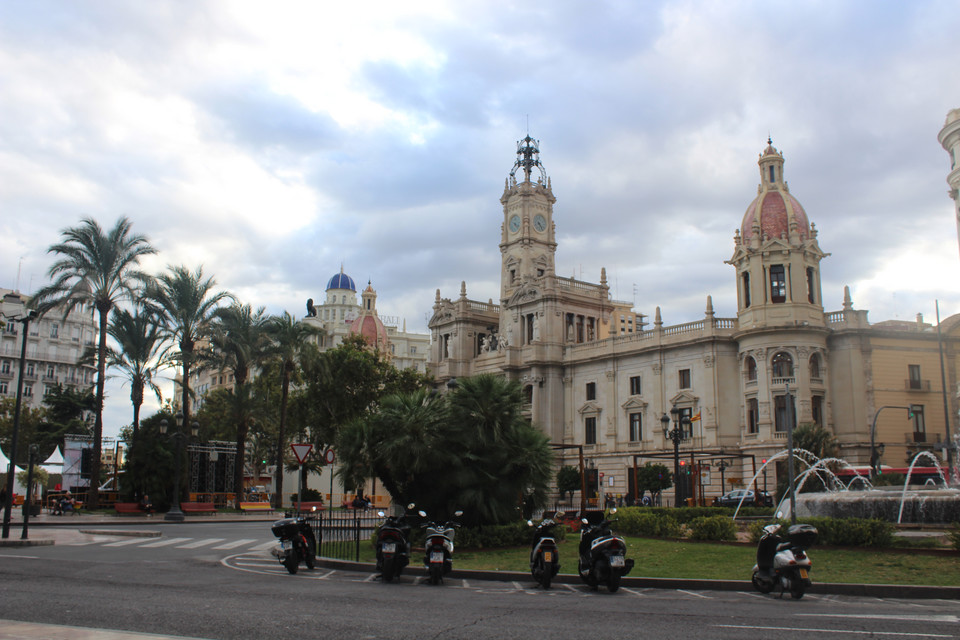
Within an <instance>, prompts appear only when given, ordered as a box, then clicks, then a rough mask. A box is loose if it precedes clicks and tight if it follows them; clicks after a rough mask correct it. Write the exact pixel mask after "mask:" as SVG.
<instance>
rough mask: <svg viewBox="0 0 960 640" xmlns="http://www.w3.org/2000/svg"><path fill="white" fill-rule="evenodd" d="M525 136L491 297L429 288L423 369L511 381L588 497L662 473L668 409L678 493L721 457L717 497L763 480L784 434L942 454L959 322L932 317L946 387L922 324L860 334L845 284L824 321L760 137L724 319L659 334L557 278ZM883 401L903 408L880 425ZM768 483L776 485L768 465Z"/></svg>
mask: <svg viewBox="0 0 960 640" xmlns="http://www.w3.org/2000/svg"><path fill="white" fill-rule="evenodd" d="M538 144H539V143H538V142H537V141H536V140H533V139H532V138H530V137H529V136H528V137H527V138H525V139H524V140H522V141H520V142H519V143H518V148H517V160H516V163H515V165H514V170H513V171H512V172H511V173H510V175H509V176H508V177H507V180H506V185H505V187H504V191H503V194H502V196H501V198H500V202H501V205H502V215H503V218H502V220H501V221H500V222H501V225H502V226H501V241H500V250H501V255H502V266H501V276H500V277H501V295H500V300H499V301H498V302H496V303H495V302H494V301H493V300H490V301H487V302H481V301H476V300H471V299H469V298H468V297H467V286H466V283H461V287H460V294H459V296H458V297H456V298H444V297H442V296H441V293H440V291H439V290H437V293H436V298H435V301H434V306H433V316H432V318H431V320H430V322H429V327H430V330H431V332H432V348H431V353H430V361H429V370H430V372H431V373H432V374H433V375H434V376H435V377H436V378H437V380H438V381H439V382H440V383H443V382H445V381H447V380H449V379H450V378H455V377H461V376H471V375H475V374H479V373H484V372H492V373H497V374H500V375H504V376H507V377H508V378H511V379H516V380H519V381H521V383H522V385H523V388H524V393H525V398H526V400H527V406H526V410H527V412H528V415H529V417H530V418H531V419H532V420H533V421H534V422H535V423H536V424H537V425H539V426H540V428H542V429H543V430H544V431H545V432H546V433H547V435H548V436H549V437H550V440H551V442H553V443H556V444H560V445H564V446H565V447H567V448H565V449H562V450H561V455H560V459H559V461H558V462H559V463H560V464H574V465H575V464H576V456H577V452H576V451H575V450H574V449H573V448H575V447H582V449H583V454H584V456H585V457H586V458H588V460H589V465H592V466H593V468H595V469H596V470H597V473H596V474H591V478H592V480H593V482H594V483H595V485H594V487H593V490H592V492H596V493H606V494H608V495H609V494H613V495H627V494H629V493H631V492H632V482H633V477H632V472H631V470H632V468H633V465H634V464H635V463H636V464H639V465H643V464H644V463H645V462H655V461H657V459H658V458H659V462H661V463H663V464H666V465H667V466H668V467H669V466H671V465H672V464H673V443H672V441H670V440H668V439H667V437H666V435H665V433H664V428H663V426H662V425H663V421H667V423H668V424H669V426H671V427H672V426H673V424H672V421H671V419H670V418H669V417H668V416H670V415H671V410H672V409H676V412H675V413H674V414H672V415H674V416H676V417H678V418H680V417H683V416H686V417H689V418H691V427H690V429H689V433H688V434H687V435H688V437H687V438H686V439H685V440H684V442H683V443H682V444H681V445H680V450H681V456H682V457H683V459H684V461H685V463H686V464H688V465H690V466H689V467H687V468H688V469H690V468H692V469H693V474H692V475H693V477H694V481H693V482H692V483H691V484H692V485H696V488H695V489H690V490H689V491H688V495H690V494H693V495H696V496H697V497H698V498H706V500H707V501H709V500H710V499H711V498H712V497H713V496H715V495H718V494H719V493H721V474H720V473H717V472H716V471H713V472H712V473H711V470H712V469H713V470H715V469H716V468H717V465H718V464H719V462H720V460H723V461H724V465H725V468H724V471H725V474H724V475H725V482H726V484H725V486H724V487H723V488H725V489H727V490H729V489H730V488H732V487H734V486H741V485H743V484H746V483H748V482H749V480H750V479H751V478H752V477H755V476H756V478H757V483H758V484H760V488H763V486H762V484H761V481H760V474H759V469H760V466H761V465H762V461H764V460H766V459H769V458H771V457H772V456H774V455H775V454H776V453H778V452H780V451H781V450H783V449H784V446H785V444H786V436H787V426H788V424H793V425H797V424H804V423H817V424H820V425H822V426H824V427H826V428H827V429H829V430H830V431H832V432H833V433H834V434H835V435H836V437H837V439H838V441H839V443H840V446H841V452H842V455H843V456H844V457H845V458H847V459H848V460H850V461H851V462H852V463H854V464H868V462H869V459H870V430H871V427H872V425H873V423H874V421H876V424H877V433H876V441H877V442H883V443H885V445H886V453H885V455H884V462H885V463H886V464H889V465H890V466H895V467H899V466H905V464H904V461H905V460H906V459H907V456H908V455H910V453H911V452H915V451H917V450H918V449H922V448H927V449H931V450H934V451H940V453H942V447H943V446H944V445H945V442H946V441H947V436H946V434H947V420H950V421H952V422H955V416H956V415H957V396H956V392H955V390H957V374H956V371H957V366H956V365H957V357H958V346H960V342H958V340H960V330H958V329H957V325H958V324H960V317H957V316H955V317H952V318H949V319H947V320H945V321H944V323H943V325H942V328H943V340H942V342H943V344H944V349H945V354H946V362H947V366H946V368H945V379H946V381H947V384H946V392H945V389H944V386H943V385H942V384H941V381H940V379H939V376H937V377H934V375H933V374H934V373H939V371H938V370H937V369H936V368H935V361H934V360H933V359H932V358H933V357H934V353H938V351H937V349H938V344H940V342H939V341H938V334H937V331H936V330H935V329H934V328H933V327H931V326H930V325H928V324H925V323H923V322H922V320H918V322H917V323H896V322H893V323H879V324H877V325H870V323H869V322H868V321H867V312H866V311H862V310H856V309H854V307H853V302H852V300H851V299H850V294H849V290H846V291H845V292H844V304H843V308H842V309H841V310H839V311H833V312H825V311H824V308H823V303H822V295H821V290H820V282H821V279H820V263H821V260H823V258H825V257H827V256H828V255H829V254H827V253H824V252H823V251H822V250H821V249H820V246H819V243H818V239H817V229H816V227H815V226H814V225H813V224H812V223H811V222H810V221H809V220H808V218H807V214H806V212H805V211H804V209H803V207H802V206H801V205H800V203H799V201H798V200H797V199H796V198H795V197H794V196H793V195H792V194H791V193H790V190H789V188H788V186H787V183H786V181H785V180H784V174H783V166H784V158H783V155H782V154H781V153H780V152H779V151H777V150H776V149H775V148H774V147H773V145H772V143H771V142H770V141H768V145H767V147H766V149H764V151H763V152H762V153H761V154H760V158H759V161H758V166H759V169H760V183H759V185H758V189H757V195H756V197H755V198H754V200H753V201H752V202H751V203H750V205H749V206H748V207H747V210H746V213H745V214H744V215H743V217H742V221H741V225H740V228H739V229H737V231H736V233H735V235H734V238H733V255H732V256H731V258H730V259H729V260H727V261H726V264H728V265H730V266H732V267H733V268H734V270H735V274H734V278H733V279H732V282H731V286H733V287H736V290H737V301H738V302H737V307H738V308H737V315H736V317H732V318H723V317H717V316H716V315H715V313H714V309H713V303H712V300H711V299H710V297H709V296H706V305H705V308H704V316H703V319H701V320H698V321H695V322H689V323H685V324H681V325H675V326H666V325H664V324H663V322H662V319H661V312H660V308H659V307H656V310H655V314H654V321H653V323H652V325H649V326H648V325H647V324H646V322H645V318H646V316H645V315H644V314H641V313H639V312H637V311H635V310H633V309H632V308H631V306H632V305H630V304H629V303H624V302H620V301H616V300H612V299H611V296H610V290H609V286H608V284H607V276H606V271H605V270H601V273H600V282H599V284H595V283H591V282H584V281H581V280H576V279H573V278H564V277H560V276H558V275H557V270H556V265H555V262H554V257H555V253H556V248H557V243H556V232H555V229H556V227H555V224H556V223H555V220H554V213H553V205H554V203H555V202H556V198H555V196H554V194H553V189H552V183H551V180H550V178H549V177H547V176H546V174H545V171H544V170H543V166H542V165H541V164H540V159H539V147H538ZM520 171H522V174H519V172H520ZM518 174H519V175H518ZM534 174H537V175H534ZM918 380H919V382H917V381H918ZM943 404H946V405H947V407H948V408H947V409H946V410H945V411H944V412H940V411H938V410H937V409H938V406H939V405H943ZM888 405H896V406H910V407H912V408H914V409H915V412H914V414H915V415H914V417H913V418H912V419H908V417H907V412H906V410H902V411H900V412H899V413H897V412H894V411H884V412H882V415H880V413H879V412H880V410H881V408H882V407H885V406H888ZM918 415H919V416H920V418H919V420H920V423H918V422H917V419H918V418H917V416H918ZM953 431H954V432H955V428H954V429H953ZM938 447H939V448H938ZM769 473H770V474H771V476H770V478H769V483H770V486H769V487H768V488H769V489H770V490H772V489H773V487H775V480H776V476H775V473H776V470H775V469H774V468H773V467H770V469H769ZM600 478H603V480H602V481H601V480H600ZM599 485H602V487H601V486H599Z"/></svg>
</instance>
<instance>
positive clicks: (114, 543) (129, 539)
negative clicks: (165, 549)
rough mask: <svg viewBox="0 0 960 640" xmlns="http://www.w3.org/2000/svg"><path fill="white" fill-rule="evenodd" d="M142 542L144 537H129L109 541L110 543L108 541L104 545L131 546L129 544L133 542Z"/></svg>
mask: <svg viewBox="0 0 960 640" xmlns="http://www.w3.org/2000/svg"><path fill="white" fill-rule="evenodd" d="M142 543H143V538H128V539H126V540H119V541H117V542H108V543H106V544H105V545H103V546H105V547H126V546H129V545H131V544H142Z"/></svg>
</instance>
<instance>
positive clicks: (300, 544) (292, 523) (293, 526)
mask: <svg viewBox="0 0 960 640" xmlns="http://www.w3.org/2000/svg"><path fill="white" fill-rule="evenodd" d="M287 515H288V516H289V514H287ZM271 530H272V531H273V535H275V536H277V538H279V540H280V544H279V545H277V547H275V548H274V550H273V555H275V556H276V557H277V559H278V560H280V564H282V565H283V566H284V567H286V568H287V571H289V572H290V573H291V574H294V573H296V572H297V569H298V568H299V567H300V563H301V562H304V563H306V565H307V569H311V570H312V569H313V567H314V565H315V564H316V562H315V561H316V557H317V539H316V537H314V535H313V529H312V528H311V527H310V523H309V522H307V519H306V518H304V517H303V516H302V515H299V516H296V517H287V518H284V519H283V520H277V521H276V522H274V523H273V527H272V529H271Z"/></svg>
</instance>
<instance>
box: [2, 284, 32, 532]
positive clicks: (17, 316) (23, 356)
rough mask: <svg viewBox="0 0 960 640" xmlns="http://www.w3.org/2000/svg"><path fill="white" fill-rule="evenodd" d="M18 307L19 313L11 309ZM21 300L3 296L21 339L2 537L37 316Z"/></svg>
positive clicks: (7, 523) (5, 312) (5, 309)
mask: <svg viewBox="0 0 960 640" xmlns="http://www.w3.org/2000/svg"><path fill="white" fill-rule="evenodd" d="M16 307H19V313H13V310H14V309H15V308H16ZM24 310H25V309H24V305H23V300H22V299H21V298H20V295H19V294H17V293H8V294H7V295H5V296H3V311H2V312H0V315H2V316H3V317H4V318H7V319H8V320H10V321H12V322H19V323H20V325H21V329H20V330H21V331H23V340H22V344H21V347H20V371H19V372H18V373H17V403H16V405H15V408H14V410H13V431H12V432H11V434H10V465H9V466H8V467H7V500H6V503H5V504H4V505H3V538H4V539H7V538H9V537H10V510H11V509H12V508H13V479H14V473H15V471H16V469H17V436H18V435H19V432H20V407H21V406H22V404H23V372H24V369H26V366H27V327H28V326H29V324H30V321H31V320H33V319H34V318H35V317H36V316H37V312H36V311H30V312H29V313H27V314H24Z"/></svg>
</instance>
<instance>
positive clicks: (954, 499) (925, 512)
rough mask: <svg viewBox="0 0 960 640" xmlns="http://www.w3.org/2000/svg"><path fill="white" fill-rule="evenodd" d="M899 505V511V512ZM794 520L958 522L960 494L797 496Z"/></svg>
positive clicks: (920, 491) (954, 491)
mask: <svg viewBox="0 0 960 640" xmlns="http://www.w3.org/2000/svg"><path fill="white" fill-rule="evenodd" d="M901 503H902V509H901ZM797 517H798V518H804V517H826V518H866V519H871V518H874V519H878V520H886V521H887V522H893V523H897V522H900V523H916V524H951V523H953V522H960V490H958V489H944V488H932V487H931V488H929V489H924V488H916V489H910V490H908V491H906V492H905V493H904V492H903V491H902V490H897V489H870V490H866V491H840V492H832V493H800V494H797Z"/></svg>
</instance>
